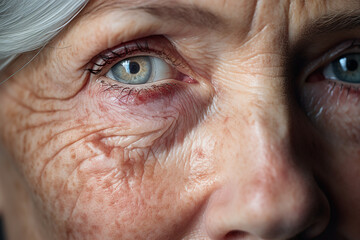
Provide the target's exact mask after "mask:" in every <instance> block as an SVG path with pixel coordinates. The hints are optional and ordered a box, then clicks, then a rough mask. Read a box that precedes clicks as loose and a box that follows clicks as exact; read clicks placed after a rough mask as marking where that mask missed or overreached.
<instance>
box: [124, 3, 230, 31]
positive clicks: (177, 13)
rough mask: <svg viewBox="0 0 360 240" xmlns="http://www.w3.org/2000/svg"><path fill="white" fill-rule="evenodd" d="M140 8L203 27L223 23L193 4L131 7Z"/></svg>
mask: <svg viewBox="0 0 360 240" xmlns="http://www.w3.org/2000/svg"><path fill="white" fill-rule="evenodd" d="M131 10H142V11H145V12H146V13H149V14H151V15H153V16H156V17H159V18H161V19H163V20H165V21H174V20H175V21H179V22H182V23H184V24H190V25H194V26H198V27H204V28H217V27H219V26H220V25H223V26H224V25H225V24H222V23H224V19H222V18H221V17H219V16H217V15H215V14H214V13H212V12H210V11H209V10H206V9H201V8H199V7H197V6H194V5H180V6H179V5H176V6H174V7H171V6H164V5H159V4H151V5H144V6H138V7H134V8H131Z"/></svg>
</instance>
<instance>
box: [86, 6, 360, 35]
mask: <svg viewBox="0 0 360 240" xmlns="http://www.w3.org/2000/svg"><path fill="white" fill-rule="evenodd" d="M359 9H360V1H358V0H331V1H329V0H310V1H309V0H266V1H265V0H196V1H194V0H92V1H90V4H89V6H88V7H87V10H86V12H87V13H91V14H95V15H96V14H100V13H103V12H108V11H144V12H147V13H149V14H151V15H154V16H157V17H160V18H163V19H164V20H169V24H171V21H172V20H177V21H178V22H183V23H185V24H187V23H188V22H191V23H192V24H193V25H196V26H197V27H198V26H199V25H200V26H201V27H207V28H210V29H216V28H219V29H222V30H224V31H225V30H228V31H232V32H234V31H238V32H239V33H245V32H246V34H248V32H249V31H253V32H258V31H260V30H261V29H264V28H265V26H277V27H279V26H281V27H282V28H283V29H282V30H283V31H289V35H290V36H291V35H295V33H296V32H298V31H299V28H301V26H305V25H308V24H311V23H312V22H314V21H315V20H316V19H319V18H322V17H324V16H325V17H326V16H327V15H329V16H328V18H331V17H332V16H333V15H336V14H342V13H343V14H344V15H345V14H351V15H356V14H358V13H357V10H359ZM330 15H331V16H330ZM358 15H360V14H358Z"/></svg>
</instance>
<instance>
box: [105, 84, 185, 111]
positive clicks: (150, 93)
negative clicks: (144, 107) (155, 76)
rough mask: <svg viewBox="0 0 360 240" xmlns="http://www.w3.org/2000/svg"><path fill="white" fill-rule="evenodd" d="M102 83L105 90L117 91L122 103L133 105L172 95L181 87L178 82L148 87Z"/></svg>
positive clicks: (116, 95)
mask: <svg viewBox="0 0 360 240" xmlns="http://www.w3.org/2000/svg"><path fill="white" fill-rule="evenodd" d="M100 83H101V85H102V86H103V87H104V90H103V91H104V92H106V91H111V92H112V93H115V97H116V99H117V100H118V101H119V103H120V104H133V105H141V104H145V103H150V102H153V101H155V100H157V99H160V98H164V97H170V96H171V95H173V94H174V93H175V92H176V91H177V89H178V88H179V87H180V86H179V84H176V83H163V84H160V85H158V84H153V85H150V86H149V87H146V88H137V87H129V86H121V85H118V84H109V83H107V82H105V81H104V80H101V81H100Z"/></svg>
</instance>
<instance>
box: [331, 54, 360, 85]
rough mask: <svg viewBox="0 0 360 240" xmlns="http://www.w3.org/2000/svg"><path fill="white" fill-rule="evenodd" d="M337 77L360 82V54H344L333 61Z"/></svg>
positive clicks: (346, 80)
mask: <svg viewBox="0 0 360 240" xmlns="http://www.w3.org/2000/svg"><path fill="white" fill-rule="evenodd" d="M331 66H332V68H333V73H334V75H335V77H336V78H337V79H338V80H340V81H344V82H349V83H360V54H358V53H352V54H348V55H344V56H342V57H340V58H338V59H337V60H335V61H333V62H332V63H331Z"/></svg>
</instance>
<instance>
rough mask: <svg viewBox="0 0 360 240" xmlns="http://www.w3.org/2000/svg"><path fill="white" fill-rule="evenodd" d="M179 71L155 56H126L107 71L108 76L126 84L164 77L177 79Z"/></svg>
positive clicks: (143, 82) (157, 79) (158, 79)
mask: <svg viewBox="0 0 360 240" xmlns="http://www.w3.org/2000/svg"><path fill="white" fill-rule="evenodd" d="M177 75H178V71H176V70H175V69H174V68H173V67H172V66H170V65H169V64H168V63H166V62H165V61H164V60H162V59H160V58H158V57H153V56H136V57H129V58H125V59H123V60H121V61H119V62H118V63H116V64H115V65H114V66H112V67H111V68H110V70H109V71H108V72H107V73H106V77H108V78H110V79H112V80H115V81H118V82H120V83H124V84H130V85H135V84H145V83H150V82H156V81H160V80H164V79H176V78H177Z"/></svg>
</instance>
